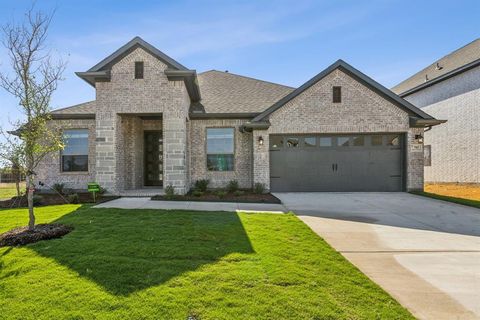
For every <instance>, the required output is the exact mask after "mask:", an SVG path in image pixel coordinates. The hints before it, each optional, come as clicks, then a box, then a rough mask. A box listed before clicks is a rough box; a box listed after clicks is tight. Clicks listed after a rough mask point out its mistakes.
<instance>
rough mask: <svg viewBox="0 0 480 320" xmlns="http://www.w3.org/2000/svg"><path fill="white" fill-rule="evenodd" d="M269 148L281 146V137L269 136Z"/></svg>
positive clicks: (279, 147)
mask: <svg viewBox="0 0 480 320" xmlns="http://www.w3.org/2000/svg"><path fill="white" fill-rule="evenodd" d="M270 148H272V149H281V148H283V137H279V136H270Z"/></svg>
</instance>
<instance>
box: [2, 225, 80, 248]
mask: <svg viewBox="0 0 480 320" xmlns="http://www.w3.org/2000/svg"><path fill="white" fill-rule="evenodd" d="M72 230H73V227H71V226H67V225H64V224H59V223H50V224H38V225H36V226H35V229H34V230H28V227H20V228H15V229H12V230H10V231H7V232H5V233H2V234H0V247H6V246H23V245H26V244H29V243H34V242H38V241H41V240H48V239H55V238H61V237H63V236H64V235H66V234H67V233H69V232H70V231H72Z"/></svg>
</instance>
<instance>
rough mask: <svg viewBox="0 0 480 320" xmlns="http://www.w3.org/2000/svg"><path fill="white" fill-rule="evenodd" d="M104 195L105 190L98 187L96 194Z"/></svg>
mask: <svg viewBox="0 0 480 320" xmlns="http://www.w3.org/2000/svg"><path fill="white" fill-rule="evenodd" d="M105 193H107V189H105V188H104V187H100V191H98V194H100V195H104V194H105Z"/></svg>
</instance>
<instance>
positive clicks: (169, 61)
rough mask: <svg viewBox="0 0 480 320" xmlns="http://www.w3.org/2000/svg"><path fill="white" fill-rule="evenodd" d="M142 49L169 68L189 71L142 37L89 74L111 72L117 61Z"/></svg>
mask: <svg viewBox="0 0 480 320" xmlns="http://www.w3.org/2000/svg"><path fill="white" fill-rule="evenodd" d="M138 47H141V48H142V49H144V50H145V51H147V52H148V53H150V54H151V55H153V56H154V57H155V58H157V59H159V60H161V61H162V62H164V63H165V64H166V65H168V66H169V68H172V69H175V70H188V69H187V68H186V67H185V66H183V65H181V64H180V63H179V62H177V61H175V60H174V59H172V58H171V57H169V56H167V55H166V54H165V53H163V52H162V51H160V50H158V49H157V48H155V47H154V46H152V45H151V44H150V43H148V42H146V41H145V40H143V39H142V38H140V37H138V36H137V37H135V38H133V39H132V40H130V41H129V42H127V43H126V44H125V45H123V46H122V47H120V48H119V49H118V50H116V51H115V52H114V53H112V54H111V55H109V56H108V57H106V58H105V59H103V60H102V61H100V62H99V63H97V64H96V65H94V66H93V67H91V68H90V69H88V71H87V72H95V71H104V70H109V69H110V68H111V66H112V65H113V64H115V63H116V62H117V61H119V60H121V59H122V58H123V57H125V56H126V55H128V54H129V53H130V52H132V51H133V50H135V49H136V48H138Z"/></svg>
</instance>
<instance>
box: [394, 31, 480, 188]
mask: <svg viewBox="0 0 480 320" xmlns="http://www.w3.org/2000/svg"><path fill="white" fill-rule="evenodd" d="M392 90H393V91H394V92H395V93H397V94H398V95H400V96H401V97H402V98H404V99H405V100H407V101H409V102H410V103H412V104H414V105H415V106H417V107H419V108H421V109H422V110H423V111H425V112H427V113H429V114H431V115H433V116H435V117H438V118H440V119H447V120H448V122H447V123H446V124H445V125H441V126H438V127H434V128H432V130H429V131H428V132H425V142H424V143H425V151H426V161H425V180H426V181H427V182H462V183H480V39H477V40H475V41H473V42H471V43H469V44H467V45H466V46H464V47H462V48H460V49H458V50H456V51H454V52H452V53H450V54H448V55H446V56H445V57H443V58H441V59H439V60H437V61H435V62H434V63H432V64H431V65H429V66H427V67H426V68H425V69H423V70H421V71H419V72H418V73H416V74H414V75H413V76H411V77H410V78H408V79H406V80H405V81H403V82H402V83H400V84H398V85H397V86H395V87H394V88H393V89H392Z"/></svg>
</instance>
